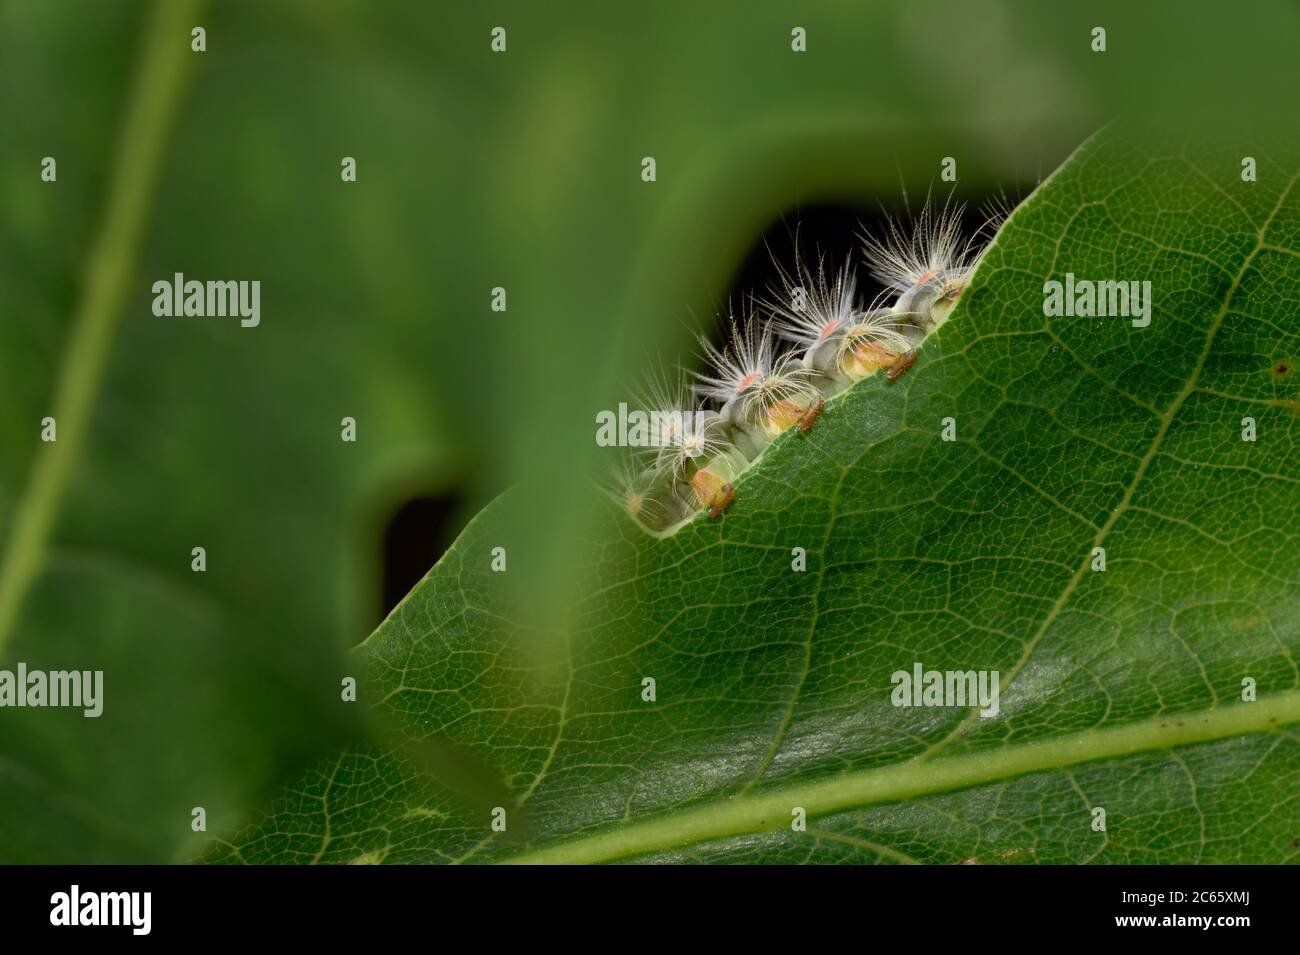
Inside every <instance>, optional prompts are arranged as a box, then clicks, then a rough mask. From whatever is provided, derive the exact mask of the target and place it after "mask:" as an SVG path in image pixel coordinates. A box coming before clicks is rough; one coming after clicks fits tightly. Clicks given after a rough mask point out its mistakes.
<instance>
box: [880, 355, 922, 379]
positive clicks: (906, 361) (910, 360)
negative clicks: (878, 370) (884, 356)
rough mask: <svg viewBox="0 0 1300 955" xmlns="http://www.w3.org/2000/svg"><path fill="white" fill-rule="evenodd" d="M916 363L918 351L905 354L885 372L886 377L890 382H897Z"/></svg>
mask: <svg viewBox="0 0 1300 955" xmlns="http://www.w3.org/2000/svg"><path fill="white" fill-rule="evenodd" d="M915 363H916V349H915V348H913V349H912V350H911V351H908V352H904V353H903V354H901V355H899V356H898V360H897V361H896V362H894V364H893V365H892V366H890V369H889V371H887V372H885V377H886V378H888V379H889V380H890V381H896V380H897V379H898V378H899V376H900V375H902V374H903V372H905V371H907V369H909V368H911V367H912V365H914V364H915Z"/></svg>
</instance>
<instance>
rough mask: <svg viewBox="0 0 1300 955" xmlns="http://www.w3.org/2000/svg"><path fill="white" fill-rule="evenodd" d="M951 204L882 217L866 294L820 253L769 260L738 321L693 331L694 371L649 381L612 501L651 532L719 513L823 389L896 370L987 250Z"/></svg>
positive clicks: (808, 423)
mask: <svg viewBox="0 0 1300 955" xmlns="http://www.w3.org/2000/svg"><path fill="white" fill-rule="evenodd" d="M1006 211H1007V210H1006V209H1005V208H1003V209H999V210H998V211H997V212H996V213H995V214H992V215H990V217H989V219H988V221H987V222H986V226H987V225H990V224H993V223H995V222H997V221H1000V219H1001V218H1004V217H1005V215H1006ZM960 215H961V207H960V206H956V207H952V206H947V205H945V207H944V208H943V209H942V210H941V211H939V212H938V213H933V212H932V211H931V207H930V205H929V203H927V204H926V207H925V209H924V210H923V211H922V212H921V214H920V216H919V217H918V218H917V220H916V221H915V222H914V223H913V224H912V225H911V227H910V228H904V227H902V226H900V224H899V223H897V222H895V221H893V220H890V221H889V222H888V223H887V230H886V234H885V236H884V237H883V238H875V237H872V236H864V237H863V251H864V254H865V258H866V261H867V266H868V268H869V269H870V272H871V274H872V275H873V276H874V277H875V278H876V279H878V280H879V281H880V282H881V283H882V284H883V285H884V286H885V292H884V293H882V295H881V296H880V297H878V298H877V300H876V301H874V302H872V303H870V304H867V305H864V303H862V302H861V301H860V300H859V298H858V295H857V279H856V273H855V270H854V268H853V266H852V265H851V264H849V263H846V264H845V265H843V266H842V267H841V268H839V269H838V270H834V271H831V270H828V269H827V267H826V262H825V258H824V257H819V258H818V260H817V263H816V266H815V267H811V266H809V265H808V264H805V263H804V262H803V261H802V260H799V261H797V262H796V266H795V269H794V274H790V273H789V272H787V271H786V270H784V269H782V268H781V267H780V265H779V264H778V265H777V272H778V279H779V281H778V282H777V283H776V285H775V286H774V287H772V288H770V289H769V292H768V295H767V296H766V297H765V298H763V299H762V300H760V301H759V302H758V303H757V304H756V305H755V306H754V307H753V308H752V309H751V310H750V311H749V312H748V313H747V314H746V315H744V316H743V318H742V319H741V320H737V318H736V317H735V316H734V315H733V316H730V317H729V323H730V329H731V338H730V341H729V342H728V344H727V345H726V346H725V347H724V348H718V347H717V346H715V345H713V344H712V343H711V342H709V341H708V340H707V339H704V338H701V351H702V357H703V360H704V365H705V370H704V371H703V372H693V373H690V375H689V377H688V375H687V374H686V373H682V374H680V375H679V376H678V377H677V379H676V380H675V381H673V382H671V383H670V382H669V380H668V379H667V377H666V376H664V375H663V374H662V373H661V374H660V375H658V376H655V377H653V378H652V379H651V383H650V385H649V387H648V388H647V390H646V391H645V393H644V394H643V396H642V401H643V403H644V404H645V405H646V407H647V410H648V411H649V412H651V415H652V417H653V418H654V419H655V420H656V421H659V422H661V426H660V429H659V432H658V433H656V434H655V435H654V436H653V437H654V439H655V441H654V444H655V447H653V448H649V449H643V450H642V451H640V452H636V453H635V456H634V457H633V459H632V460H630V461H629V460H626V459H625V460H624V461H623V462H622V463H621V465H620V467H619V469H618V471H617V474H616V477H615V480H614V481H613V483H612V487H611V491H612V493H613V495H614V496H615V498H616V499H617V500H618V501H619V503H620V504H621V505H622V506H623V507H624V508H626V510H627V511H628V513H629V514H631V515H632V516H633V517H634V518H636V519H637V520H638V521H639V522H640V523H641V524H643V525H644V526H645V527H647V528H648V529H650V530H653V531H668V530H671V529H673V528H675V527H676V526H677V525H679V524H681V523H683V522H684V521H686V520H689V519H690V518H692V517H694V516H695V515H696V514H697V513H698V512H699V511H701V510H703V511H705V512H707V514H708V516H709V517H711V518H716V517H718V516H720V515H721V514H722V513H723V512H724V511H725V510H726V509H727V507H728V506H729V505H730V504H731V502H732V500H733V499H734V497H735V493H736V480H737V478H738V477H739V476H740V473H741V472H742V471H743V470H744V469H745V467H746V466H747V465H748V464H749V463H750V462H751V461H753V460H754V459H755V458H756V457H757V456H758V455H759V454H761V453H762V451H763V450H764V449H765V448H766V447H767V446H768V445H769V444H770V443H771V442H772V440H773V439H775V438H776V437H777V436H778V435H780V434H782V433H783V432H785V431H787V430H789V429H791V428H797V429H798V430H800V431H807V430H808V429H809V428H811V427H812V426H813V424H814V422H815V421H816V419H817V416H818V415H819V414H820V412H821V410H822V406H823V405H824V403H825V401H826V399H827V398H831V397H834V396H835V395H837V394H839V393H840V392H842V391H844V390H845V389H846V388H848V387H850V386H852V385H853V384H854V383H855V382H857V381H860V380H861V379H863V378H865V377H867V376H868V375H873V374H876V373H877V372H880V371H883V372H885V374H886V376H887V377H888V378H889V379H890V380H894V379H896V378H898V377H899V376H900V375H902V374H903V373H904V372H905V371H906V370H907V369H908V368H909V367H910V366H911V364H912V362H913V361H914V360H915V358H916V349H917V347H918V346H919V345H920V344H921V342H922V341H923V340H924V339H925V337H926V336H927V335H929V334H930V333H931V332H932V331H934V330H935V329H936V328H938V327H939V326H940V325H941V324H942V323H943V322H944V321H945V320H946V319H947V317H948V314H949V313H950V312H951V310H952V308H953V306H954V305H955V304H956V303H957V300H958V299H959V298H960V297H961V294H962V292H963V291H964V290H965V288H966V285H967V283H968V282H969V280H970V276H971V274H972V273H973V272H974V270H975V267H976V265H977V264H978V263H979V259H980V256H981V255H982V254H983V247H982V243H981V241H980V235H981V234H982V233H984V231H985V230H984V229H981V230H980V232H979V233H977V235H976V236H974V237H972V238H971V239H970V240H968V241H962V239H961V237H960V229H959V226H960ZM691 379H693V382H692V381H691ZM683 412H685V413H683Z"/></svg>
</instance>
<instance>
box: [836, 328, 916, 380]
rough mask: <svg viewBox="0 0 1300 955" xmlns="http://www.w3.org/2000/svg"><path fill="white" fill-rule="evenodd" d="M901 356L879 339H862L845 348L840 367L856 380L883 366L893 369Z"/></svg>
mask: <svg viewBox="0 0 1300 955" xmlns="http://www.w3.org/2000/svg"><path fill="white" fill-rule="evenodd" d="M900 357H901V356H900V355H899V353H898V352H896V351H894V350H893V349H892V348H889V347H887V346H885V345H882V344H881V343H880V342H878V341H872V340H871V339H869V338H868V339H862V340H861V341H859V342H857V343H856V344H853V345H851V346H850V347H849V348H847V349H845V352H844V357H843V359H842V360H841V362H840V368H841V369H842V370H843V372H844V374H846V375H848V376H849V377H850V378H852V379H853V380H854V381H856V380H858V379H859V378H865V377H866V376H867V375H870V374H874V373H875V372H877V371H880V370H881V369H882V368H889V369H893V368H894V367H895V366H896V365H897V364H898V361H899V358H900Z"/></svg>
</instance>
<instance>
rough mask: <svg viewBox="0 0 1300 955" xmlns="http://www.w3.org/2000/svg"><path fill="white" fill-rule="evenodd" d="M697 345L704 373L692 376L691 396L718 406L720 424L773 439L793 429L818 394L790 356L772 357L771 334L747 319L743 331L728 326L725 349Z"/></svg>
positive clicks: (703, 340) (799, 365) (803, 368)
mask: <svg viewBox="0 0 1300 955" xmlns="http://www.w3.org/2000/svg"><path fill="white" fill-rule="evenodd" d="M700 344H701V346H702V348H703V351H704V357H705V360H706V361H707V363H708V371H706V372H704V373H702V374H697V375H696V378H697V379H698V380H699V384H697V385H696V390H697V391H698V392H699V393H700V394H702V395H704V396H706V397H708V398H712V399H713V400H714V401H716V402H718V403H719V404H720V405H721V406H722V410H721V412H720V414H721V416H722V418H723V420H724V422H725V423H726V424H728V425H730V426H732V427H736V428H741V429H743V430H745V431H748V432H753V431H758V432H760V433H761V434H762V435H763V436H765V437H766V438H769V439H770V438H773V437H775V436H776V435H778V434H780V433H781V432H782V431H785V430H786V429H787V428H790V427H792V426H794V425H795V424H797V423H798V422H799V421H800V420H801V418H802V417H803V415H804V414H805V412H806V411H807V410H808V407H809V406H810V405H811V404H812V403H813V402H814V401H815V400H817V399H818V398H820V393H819V392H818V391H817V388H816V387H815V386H814V385H813V384H812V381H811V372H810V371H809V370H808V369H807V368H805V367H804V366H803V364H802V363H801V362H800V361H799V359H798V358H797V357H796V356H794V355H792V354H790V353H788V352H787V353H785V354H782V355H777V354H775V343H774V342H773V339H772V332H771V329H770V328H766V327H762V326H761V325H760V324H759V323H758V322H756V321H755V320H754V319H753V318H752V317H751V318H750V320H749V321H748V322H747V323H746V324H745V326H744V329H743V331H742V330H741V329H739V328H738V327H737V325H736V322H735V320H734V319H733V320H732V323H731V343H730V345H728V346H727V347H726V348H725V349H718V348H716V347H714V346H713V345H712V344H711V343H710V342H709V341H707V340H706V339H703V338H702V339H701V340H700Z"/></svg>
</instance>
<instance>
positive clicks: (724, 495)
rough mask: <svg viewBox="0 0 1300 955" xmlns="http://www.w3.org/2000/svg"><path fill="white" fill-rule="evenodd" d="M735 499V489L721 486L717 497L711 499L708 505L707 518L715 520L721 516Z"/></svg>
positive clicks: (729, 486) (730, 486) (726, 485)
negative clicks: (711, 501)
mask: <svg viewBox="0 0 1300 955" xmlns="http://www.w3.org/2000/svg"><path fill="white" fill-rule="evenodd" d="M735 499H736V489H735V487H733V486H732V485H730V484H724V485H722V488H721V489H720V491H719V493H718V496H717V497H715V498H714V499H713V503H712V504H710V505H709V517H710V519H712V518H717V517H721V516H722V512H723V511H725V510H726V509H727V508H728V507H730V506H731V502H732V501H734V500H735Z"/></svg>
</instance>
